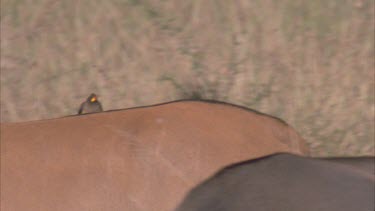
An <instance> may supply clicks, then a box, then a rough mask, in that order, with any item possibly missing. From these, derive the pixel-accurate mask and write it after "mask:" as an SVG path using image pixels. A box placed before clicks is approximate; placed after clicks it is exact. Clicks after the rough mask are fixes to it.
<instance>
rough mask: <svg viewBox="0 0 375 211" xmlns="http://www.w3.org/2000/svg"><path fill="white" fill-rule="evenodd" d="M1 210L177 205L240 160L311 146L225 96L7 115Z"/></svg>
mask: <svg viewBox="0 0 375 211" xmlns="http://www.w3.org/2000/svg"><path fill="white" fill-rule="evenodd" d="M0 140H1V210H4V211H6V210H16V211H17V210H29V211H33V210H55V211H59V210H61V211H62V210H64V211H65V210H71V211H75V210H80V211H81V210H93V211H95V210H134V211H143V210H145V211H146V210H147V211H153V210H155V211H163V210H172V209H173V208H175V207H176V205H177V204H178V203H179V202H180V201H181V200H182V198H183V197H184V195H185V194H186V193H187V192H188V191H189V190H190V189H191V188H192V187H194V186H195V185H197V184H198V183H200V182H201V181H203V180H204V179H206V178H207V177H208V176H210V175H212V174H213V173H214V172H216V171H217V170H218V169H220V168H222V167H224V166H226V165H229V164H231V163H235V162H239V161H242V160H248V159H252V158H257V157H261V156H264V155H268V154H272V153H275V152H291V153H295V154H307V153H308V150H307V147H306V145H305V143H304V140H303V139H302V138H301V137H300V136H299V135H298V134H297V133H296V132H295V131H294V130H293V129H292V128H291V127H290V126H288V125H287V124H285V123H284V122H282V121H280V120H278V119H276V118H273V117H270V116H267V115H263V114H260V113H256V112H253V111H250V110H246V109H243V108H241V107H237V106H232V105H229V104H222V103H210V102H199V101H181V102H173V103H166V104H161V105H156V106H149V107H142V108H134V109H126V110H118V111H112V112H102V113H96V114H89V115H80V116H70V117H64V118H59V119H51V120H41V121H33V122H25V123H8V124H1V139H0Z"/></svg>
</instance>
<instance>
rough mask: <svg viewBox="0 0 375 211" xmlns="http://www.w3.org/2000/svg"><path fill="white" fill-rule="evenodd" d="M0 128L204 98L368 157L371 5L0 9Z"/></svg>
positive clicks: (320, 147) (30, 5)
mask: <svg viewBox="0 0 375 211" xmlns="http://www.w3.org/2000/svg"><path fill="white" fill-rule="evenodd" d="M0 23H1V122H18V121H28V120H36V119H46V118H54V117H60V116H65V115H71V114H75V113H76V112H77V109H78V106H79V104H80V103H81V102H82V101H83V100H84V99H85V98H86V97H87V96H88V95H89V94H90V93H91V92H95V93H97V94H99V95H100V99H101V101H102V103H103V106H104V108H105V109H106V110H110V109H119V108H126V107H133V106H141V105H149V104H155V103H160V102H165V101H172V100H176V99H182V98H194V99H198V98H203V99H216V100H220V101H226V102H231V103H235V104H239V105H244V106H247V107H251V108H253V109H257V110H259V111H262V112H265V113H269V114H272V115H275V116H278V117H280V118H282V119H284V120H286V121H287V122H288V123H290V124H291V125H292V126H293V127H295V128H296V129H297V131H299V133H301V134H302V136H303V137H305V138H306V140H307V141H308V143H309V145H310V147H311V150H312V153H313V155H316V156H324V155H371V154H374V153H375V147H374V145H375V143H374V95H375V93H374V83H375V82H374V81H375V79H374V1H373V0H314V1H309V0H251V1H249V0H235V1H230V0H205V1H199V0H191V1H182V0H148V1H146V0H107V1H101V0H80V1H75V0H64V1H57V0H33V1H31V0H1V22H0Z"/></svg>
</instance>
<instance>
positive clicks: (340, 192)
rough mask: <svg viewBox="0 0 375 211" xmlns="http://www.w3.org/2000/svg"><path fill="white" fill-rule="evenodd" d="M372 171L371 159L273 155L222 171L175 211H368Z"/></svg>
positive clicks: (374, 199)
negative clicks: (326, 158)
mask: <svg viewBox="0 0 375 211" xmlns="http://www.w3.org/2000/svg"><path fill="white" fill-rule="evenodd" d="M362 163H365V165H361V164H362ZM369 163H371V165H367V164H369ZM353 164H354V165H353ZM371 170H372V172H371V173H369V172H370V171H371ZM373 170H374V157H372V158H343V159H331V160H329V161H327V160H320V159H313V158H306V157H300V156H296V155H291V154H276V155H272V156H267V157H263V158H259V159H255V160H250V161H247V162H241V163H238V164H234V165H230V166H229V167H227V168H224V169H223V170H221V171H219V172H218V173H217V174H216V175H214V176H213V177H211V178H210V179H207V180H206V181H205V182H203V183H202V184H200V185H199V186H198V187H196V188H194V189H193V190H192V191H191V192H190V193H189V194H188V195H187V197H186V199H185V200H184V201H183V202H182V204H181V205H180V206H179V207H178V208H177V211H206V210H215V211H251V210H256V211H272V210H288V211H302V210H303V211H317V210H319V211H354V210H355V211H370V210H374V209H375V176H374V172H373Z"/></svg>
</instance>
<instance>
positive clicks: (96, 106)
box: [78, 93, 103, 114]
mask: <svg viewBox="0 0 375 211" xmlns="http://www.w3.org/2000/svg"><path fill="white" fill-rule="evenodd" d="M102 111H103V107H102V104H101V103H100V102H99V101H98V97H97V96H96V94H94V93H92V94H91V95H90V96H89V97H88V98H87V100H86V101H85V102H83V103H82V104H81V107H80V108H79V110H78V114H89V113H97V112H102Z"/></svg>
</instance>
